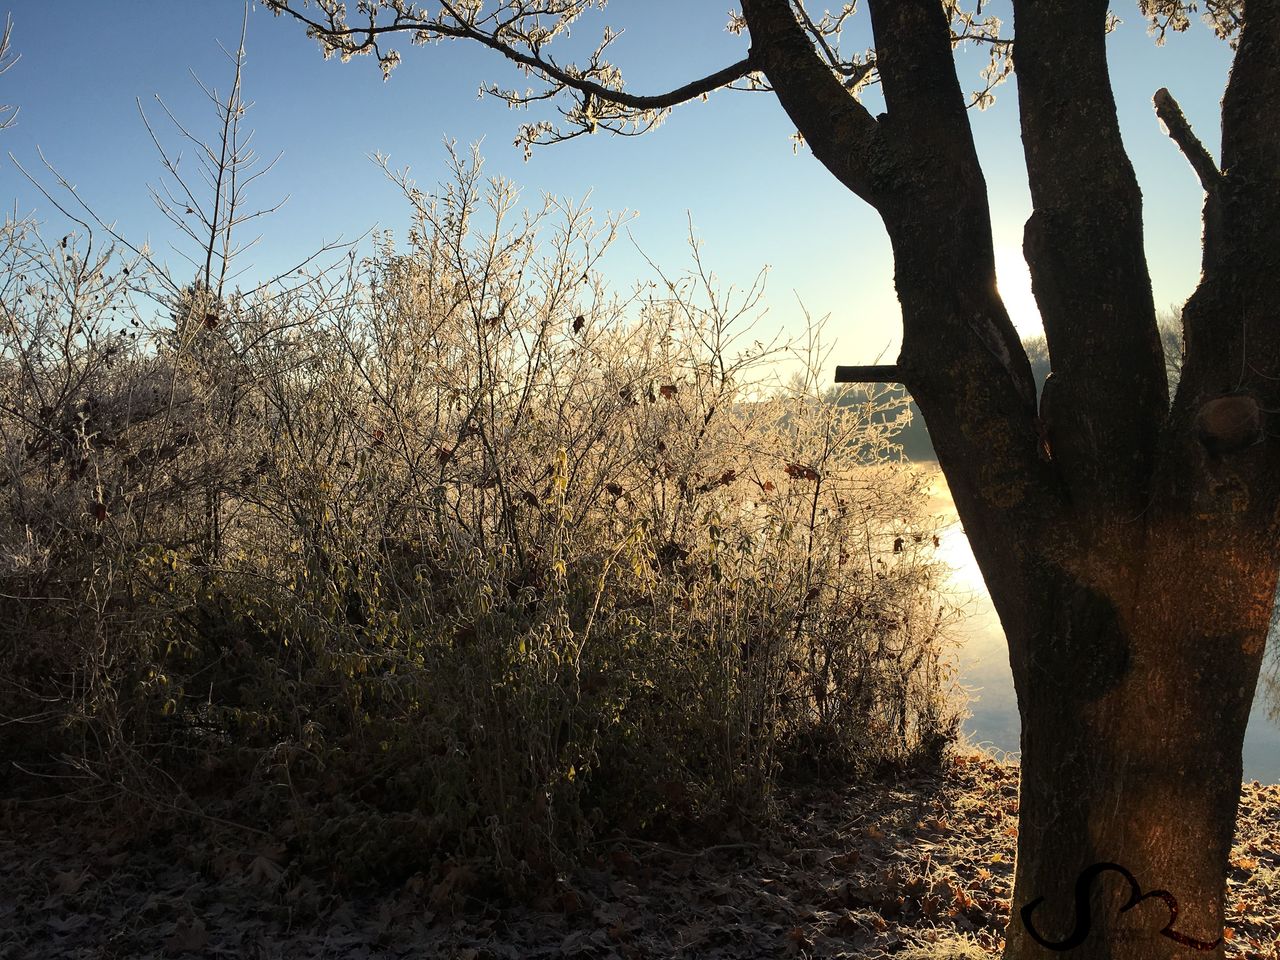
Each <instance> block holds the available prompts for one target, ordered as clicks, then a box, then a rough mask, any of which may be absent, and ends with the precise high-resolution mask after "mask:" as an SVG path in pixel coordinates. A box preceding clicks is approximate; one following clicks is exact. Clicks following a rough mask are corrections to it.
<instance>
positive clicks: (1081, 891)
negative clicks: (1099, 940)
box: [1022, 861, 1222, 950]
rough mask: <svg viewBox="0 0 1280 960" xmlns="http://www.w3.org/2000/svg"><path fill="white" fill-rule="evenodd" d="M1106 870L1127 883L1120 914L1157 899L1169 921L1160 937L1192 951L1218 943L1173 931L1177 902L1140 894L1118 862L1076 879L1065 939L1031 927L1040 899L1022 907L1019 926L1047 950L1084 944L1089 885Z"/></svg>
mask: <svg viewBox="0 0 1280 960" xmlns="http://www.w3.org/2000/svg"><path fill="white" fill-rule="evenodd" d="M1107 870H1114V871H1115V872H1116V873H1119V874H1122V875H1123V876H1124V878H1125V879H1126V880H1128V881H1129V899H1128V901H1126V902H1125V905H1124V906H1122V907H1121V908H1120V912H1121V913H1124V912H1125V911H1126V910H1132V909H1133V908H1134V907H1136V906H1137V905H1138V904H1140V903H1141V902H1142V901H1143V900H1150V899H1151V898H1152V897H1158V898H1159V899H1161V900H1163V901H1164V905H1165V906H1166V907H1168V908H1169V922H1168V923H1166V924H1165V925H1164V929H1162V930H1161V931H1160V933H1161V935H1162V936H1166V937H1168V938H1169V939H1170V940H1173V941H1176V942H1177V943H1180V944H1182V945H1183V946H1186V947H1190V948H1191V949H1192V950H1212V949H1214V947H1216V946H1218V944H1220V943H1222V937H1218V939H1217V940H1214V941H1213V942H1212V943H1210V942H1209V941H1207V940H1197V939H1195V937H1189V936H1187V935H1186V934H1185V933H1179V932H1178V931H1177V930H1175V929H1173V925H1174V923H1176V922H1177V919H1178V901H1177V899H1176V898H1175V897H1174V895H1173V894H1172V893H1170V892H1169V891H1168V890H1152V891H1150V892H1149V893H1143V892H1142V887H1140V886H1138V881H1137V880H1136V879H1135V878H1134V876H1133V874H1132V873H1130V872H1129V871H1128V870H1126V869H1125V868H1124V867H1122V866H1120V864H1118V863H1109V862H1105V861H1104V862H1102V863H1095V864H1093V865H1091V866H1088V867H1085V868H1084V869H1083V870H1082V871H1080V876H1078V877H1076V888H1075V899H1076V926H1075V929H1074V930H1072V931H1071V933H1070V934H1069V935H1068V936H1067V938H1066V939H1065V940H1057V941H1051V940H1046V939H1045V938H1044V937H1042V936H1041V935H1040V933H1039V931H1037V930H1036V928H1035V927H1034V926H1032V924H1031V914H1032V912H1033V911H1034V910H1035V908H1036V907H1038V906H1039V905H1040V904H1041V903H1043V902H1044V897H1036V898H1035V899H1034V900H1032V901H1031V902H1030V903H1028V904H1027V905H1026V906H1025V907H1023V908H1022V925H1023V926H1024V927H1026V928H1027V933H1029V934H1031V938H1032V939H1033V940H1035V942H1036V943H1038V944H1040V946H1042V947H1046V948H1047V949H1049V950H1071V949H1074V948H1075V947H1078V946H1080V944H1082V943H1084V941H1085V938H1086V937H1088V936H1089V929H1090V927H1091V926H1092V923H1093V918H1092V915H1091V913H1090V912H1089V887H1090V886H1091V885H1092V884H1093V881H1094V879H1095V878H1096V877H1097V876H1098V874H1100V873H1103V872H1105V871H1107Z"/></svg>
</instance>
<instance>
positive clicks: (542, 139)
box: [265, 0, 757, 155]
mask: <svg viewBox="0 0 1280 960" xmlns="http://www.w3.org/2000/svg"><path fill="white" fill-rule="evenodd" d="M265 2H266V5H267V7H268V8H269V9H271V10H272V11H274V12H275V13H276V14H277V15H279V14H287V15H288V16H291V17H293V18H294V19H295V20H298V21H299V22H301V23H303V24H305V25H306V27H307V32H308V34H309V35H310V36H312V37H314V38H315V39H317V40H319V41H320V43H321V44H322V45H323V46H324V49H325V55H326V56H328V55H331V54H333V53H338V54H339V55H340V56H342V57H343V58H344V59H345V58H349V57H351V56H356V55H360V54H368V53H372V54H374V55H375V56H376V57H377V58H378V62H379V63H380V64H381V66H382V70H383V74H384V75H389V74H390V71H391V69H392V68H393V67H394V66H395V65H396V63H398V62H399V54H398V53H397V52H395V51H387V52H383V50H382V49H381V48H380V46H379V38H381V37H385V36H391V35H408V36H409V37H410V38H411V42H413V43H418V44H423V43H431V42H436V41H439V40H443V39H456V40H470V41H473V42H475V43H478V44H480V45H482V46H484V47H488V48H489V49H490V50H493V51H495V52H497V53H499V54H501V55H502V56H503V57H505V58H506V59H508V60H510V61H511V62H512V63H514V64H516V65H517V66H519V67H520V68H521V69H522V70H524V71H525V72H527V73H531V74H534V75H536V76H538V77H539V78H541V79H542V80H543V81H544V82H545V83H546V84H547V85H548V87H547V89H544V90H538V91H535V90H525V91H517V90H512V89H503V88H502V87H500V86H498V85H497V84H485V85H484V86H482V88H481V89H482V90H483V91H484V92H485V93H488V94H489V95H490V96H495V97H497V98H499V99H501V100H505V101H506V102H507V103H510V104H512V105H513V106H527V105H528V104H530V103H535V102H539V101H543V100H551V99H554V98H555V97H557V96H559V95H560V94H562V93H564V92H565V91H571V92H573V93H575V94H577V102H576V105H575V107H574V108H573V109H571V110H561V111H560V114H561V116H562V117H564V119H565V120H566V121H568V123H569V127H570V129H569V132H565V131H562V130H558V129H557V128H556V127H555V126H554V125H553V124H551V123H549V122H546V121H543V122H540V123H533V124H525V125H523V126H522V127H521V135H520V137H519V138H517V143H523V144H524V145H525V147H526V155H527V153H528V149H529V147H531V146H532V145H534V144H542V143H551V142H559V141H563V140H570V139H573V138H575V137H578V136H581V135H583V134H587V133H596V132H597V131H599V130H607V131H609V132H611V133H617V134H621V135H636V134H639V133H644V132H646V131H647V130H649V129H652V128H653V127H654V126H656V125H657V124H658V123H660V122H661V121H662V119H663V117H664V116H665V113H666V112H667V111H669V110H670V109H671V108H672V107H675V106H679V105H680V104H682V103H687V102H688V101H690V100H696V99H698V98H699V97H705V96H706V95H707V94H710V93H712V92H714V91H716V90H719V89H721V88H724V87H727V86H729V85H730V84H732V83H734V82H736V81H740V80H743V79H744V78H747V77H749V76H750V75H751V74H752V73H753V72H755V70H756V69H757V67H756V65H755V63H754V62H753V61H752V59H751V57H750V56H747V57H744V58H742V59H741V60H738V61H737V62H736V63H732V64H730V65H728V66H726V67H724V68H722V69H720V70H716V71H715V72H713V73H710V74H708V75H706V76H704V77H701V78H699V79H697V80H693V81H691V82H689V83H686V84H683V85H681V86H679V87H676V88H674V89H671V90H668V91H666V92H663V93H658V94H652V95H640V94H634V93H629V92H627V91H625V90H623V89H622V76H621V74H620V73H619V72H618V70H617V68H616V67H614V66H613V65H612V64H610V63H608V62H607V61H606V60H604V59H603V55H604V52H605V50H606V49H607V48H608V47H609V45H610V44H611V43H612V42H613V41H614V39H616V37H617V34H615V33H614V32H612V31H610V30H608V29H607V28H606V29H605V31H604V34H603V36H602V39H601V41H600V43H599V45H598V46H597V47H596V49H595V50H594V51H593V52H592V54H591V55H590V57H589V59H588V61H587V64H586V66H585V67H579V66H577V65H573V64H570V65H566V66H561V65H560V64H558V63H556V61H555V60H554V58H552V57H551V56H550V55H549V54H546V53H544V52H543V50H544V48H545V47H546V46H547V45H548V44H549V42H550V41H551V40H553V39H554V38H555V37H556V36H557V35H558V34H560V33H562V32H563V31H564V30H565V29H567V27H568V25H569V24H570V23H571V22H572V21H573V20H575V19H577V17H578V16H579V15H580V14H581V13H582V12H583V10H585V9H586V8H587V7H588V6H589V4H588V3H586V2H584V0H551V2H548V3H545V4H525V3H523V2H505V3H501V4H499V5H498V7H497V9H496V10H495V11H493V12H491V13H489V14H488V15H487V16H481V13H480V10H481V5H475V4H472V5H463V4H457V3H453V2H450V0H440V15H438V16H435V17H430V16H427V15H426V12H425V11H424V10H423V9H422V8H420V7H417V6H414V5H411V4H408V3H403V2H400V0H393V2H383V3H371V4H367V5H364V6H366V7H367V8H368V14H369V21H368V23H367V24H364V25H362V26H359V27H352V26H349V25H348V24H347V21H346V18H345V14H344V12H343V9H342V8H341V6H339V5H337V4H332V3H327V2H323V0H321V2H318V3H317V6H318V7H320V8H321V10H322V11H323V15H324V18H323V19H317V18H315V17H309V16H307V15H306V14H304V13H302V12H300V11H299V10H298V9H297V8H296V6H295V4H296V2H297V0H265ZM303 2H304V3H306V2H308V0H303ZM383 12H387V13H389V14H390V19H389V20H383V21H381V22H380V21H379V20H378V14H379V13H383ZM503 12H506V13H507V14H508V15H507V16H505V17H503V16H500V14H502V13H503ZM548 18H550V19H551V22H552V25H551V26H550V27H547V26H544V25H543V21H544V20H545V19H548Z"/></svg>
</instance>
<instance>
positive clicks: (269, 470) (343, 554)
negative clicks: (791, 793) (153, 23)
mask: <svg viewBox="0 0 1280 960" xmlns="http://www.w3.org/2000/svg"><path fill="white" fill-rule="evenodd" d="M453 160H454V179H453V180H452V182H450V183H449V184H447V185H446V186H445V187H444V188H443V189H442V190H441V191H439V193H438V194H437V195H436V196H434V197H428V196H426V195H424V194H423V193H421V192H420V191H418V190H417V189H416V188H415V187H414V186H413V184H412V183H410V182H408V181H407V180H404V179H403V178H399V180H400V183H401V185H402V186H403V188H404V190H405V194H406V197H407V198H408V200H409V202H410V204H411V206H412V209H413V212H414V220H413V227H412V229H411V230H410V231H409V233H408V242H407V245H406V248H405V249H404V250H403V251H400V250H398V249H397V247H396V246H395V245H394V244H393V242H392V239H391V238H390V237H389V236H381V237H379V238H378V242H377V245H376V250H375V252H374V254H373V255H372V256H371V257H370V258H368V259H367V260H365V261H363V262H360V263H355V262H352V263H351V265H350V267H349V269H348V270H347V271H346V272H345V273H341V274H339V273H334V272H332V271H329V272H320V273H317V274H315V275H312V276H310V277H308V278H306V279H303V280H299V279H298V278H296V277H295V278H294V280H295V282H294V285H293V286H286V285H283V284H278V285H276V286H274V287H271V288H266V289H259V290H257V291H253V292H250V293H240V292H236V293H234V294H230V295H227V296H225V297H224V296H221V295H219V294H218V293H216V292H214V291H212V290H210V288H209V287H208V286H206V285H205V283H203V282H197V283H195V284H191V285H188V286H186V287H185V288H182V289H176V288H173V287H172V285H171V284H170V285H169V286H168V287H166V285H165V283H164V278H163V277H162V276H158V275H157V274H156V273H155V271H154V270H153V269H152V268H149V267H148V266H147V263H146V261H145V260H140V259H138V258H134V259H132V260H130V261H126V260H122V259H121V258H120V257H118V256H117V255H116V253H115V252H114V251H108V252H106V253H103V254H100V255H99V254H95V253H94V252H93V250H92V245H91V244H89V245H88V246H86V248H85V249H83V250H81V249H79V247H80V246H81V245H80V244H79V243H78V241H77V240H76V239H75V238H71V239H70V240H69V241H66V240H64V241H63V242H61V243H58V244H53V245H47V244H45V243H43V242H42V241H41V240H40V238H39V235H38V233H37V231H36V230H35V229H34V227H33V226H32V225H31V224H27V223H17V222H9V223H7V224H6V225H5V227H4V232H3V237H2V238H0V239H2V244H3V269H2V272H3V291H4V293H3V301H4V307H5V311H6V318H7V320H8V322H7V325H6V327H5V329H4V333H3V342H2V344H0V351H2V353H0V362H2V363H3V364H4V370H5V373H6V374H7V375H6V376H5V377H4V380H3V384H0V393H2V394H3V406H2V412H0V431H2V433H0V437H2V439H3V443H4V458H5V459H4V464H3V476H2V482H3V494H2V497H3V499H2V500H0V523H2V524H3V534H2V535H3V544H4V557H3V563H4V569H3V599H0V606H3V608H4V609H3V613H2V619H0V622H2V623H3V624H4V626H3V627H2V628H0V630H2V631H3V634H2V635H0V677H2V678H3V679H0V712H2V713H3V715H4V716H5V718H6V721H7V723H8V725H9V726H10V727H11V729H14V730H19V731H21V732H22V734H23V736H22V738H21V750H22V752H23V755H24V756H25V757H26V759H27V760H28V762H38V761H39V760H40V759H41V758H58V762H60V763H62V764H69V765H71V766H73V767H75V768H76V769H77V770H79V771H80V772H81V773H82V774H83V775H85V776H86V777H92V778H94V779H95V781H96V782H100V783H106V784H111V785H114V786H117V787H120V788H123V789H127V790H129V791H130V792H131V795H133V796H138V795H147V796H150V797H153V798H162V799H163V802H165V803H166V804H171V805H179V806H182V805H183V804H187V803H189V802H191V800H190V798H193V797H200V796H202V795H203V796H210V795H216V794H222V795H226V794H227V793H228V792H229V791H228V789H227V787H226V784H227V783H233V784H235V785H236V786H235V793H236V797H235V801H236V804H237V810H238V811H240V814H239V815H240V816H243V817H245V818H249V817H252V818H255V820H258V821H260V823H261V824H265V825H266V826H267V827H268V828H269V829H270V830H272V831H273V832H275V833H277V834H278V835H280V836H282V837H285V838H288V839H290V840H291V841H292V842H294V843H295V844H297V846H298V848H299V850H300V851H301V852H302V854H303V855H304V856H306V857H309V858H310V859H311V860H312V861H314V862H318V863H319V862H322V863H327V864H329V865H331V866H337V867H338V868H339V870H340V874H341V876H342V877H343V878H345V879H350V880H353V881H363V880H372V881H387V880H393V879H396V878H399V877H403V876H405V875H408V874H411V873H413V872H414V871H416V870H421V869H424V868H427V867H430V866H432V865H435V866H436V867H440V866H441V865H442V864H444V863H445V862H446V861H448V862H449V863H452V864H458V863H463V862H467V861H471V860H479V861H483V862H484V863H485V864H487V865H489V866H492V867H494V868H496V870H497V872H498V874H499V876H500V877H501V878H502V879H503V880H504V882H507V883H519V882H521V881H522V879H524V878H529V877H538V876H541V875H543V873H544V871H545V870H546V869H547V868H548V867H549V866H550V865H551V864H552V863H553V862H555V861H556V860H557V859H558V858H560V857H562V856H564V855H566V854H571V853H572V852H573V851H574V850H575V849H578V845H580V844H581V843H582V842H584V841H585V840H587V839H589V838H590V837H592V836H593V835H597V834H598V833H599V832H600V831H601V830H603V829H613V828H621V829H626V830H630V831H641V830H646V829H654V828H659V827H664V826H666V827H670V826H678V825H680V824H688V823H697V822H700V821H705V820H707V819H708V818H710V817H717V818H723V817H725V816H728V815H733V814H734V812H735V811H741V812H742V813H743V814H744V815H751V814H754V813H758V812H760V811H762V810H764V809H765V808H766V806H767V804H768V801H769V799H770V796H771V791H772V789H773V787H774V786H775V785H776V783H777V782H778V778H779V776H780V775H782V774H783V773H784V772H787V771H791V772H794V773H800V772H809V773H814V772H817V773H819V774H822V775H828V774H831V773H833V772H839V773H846V774H847V773H849V772H858V771H864V770H867V769H869V768H871V767H874V766H877V765H881V764H885V763H889V764H896V765H901V764H905V763H911V762H915V761H917V760H921V759H926V758H929V757H936V756H937V755H938V753H939V751H940V750H941V749H942V748H943V747H944V746H945V745H946V744H947V743H948V742H949V741H950V740H951V738H952V737H953V736H954V733H955V730H956V723H957V715H956V712H955V708H954V706H953V704H952V702H951V700H950V698H949V694H950V690H951V686H950V683H949V679H950V666H949V662H948V661H947V659H946V658H945V657H944V656H943V653H944V644H943V630H942V628H943V626H944V623H945V621H946V619H947V617H948V613H947V610H946V608H945V606H944V605H943V604H941V603H940V600H939V597H938V594H937V591H936V587H937V583H938V576H939V571H938V568H937V564H936V563H934V561H933V560H932V559H931V558H932V548H933V546H934V545H935V542H936V541H935V540H934V539H933V537H932V531H931V530H930V529H929V525H928V524H929V521H928V520H927V518H926V517H925V516H924V514H923V509H924V497H923V492H922V482H923V478H922V477H921V476H920V475H919V474H918V473H917V472H915V471H913V470H912V469H910V468H909V466H907V465H906V464H904V463H902V462H901V461H900V459H899V458H896V457H895V456H894V453H895V448H894V444H893V437H894V434H895V432H896V431H897V430H899V429H900V428H901V427H902V426H903V423H904V419H905V415H899V413H898V411H899V410H900V408H902V403H903V401H902V400H901V399H896V400H894V399H889V400H885V399H883V398H879V399H878V398H877V397H876V396H875V395H870V396H868V397H866V398H865V399H864V400H863V401H862V402H859V403H847V402H841V398H839V397H834V398H832V397H824V395H823V393H824V391H823V389H822V387H821V381H822V379H823V378H822V374H821V372H820V371H819V370H818V369H817V366H816V365H815V364H812V363H810V364H809V365H808V366H807V368H806V369H803V370H802V371H801V373H800V374H798V375H797V376H796V378H795V379H794V380H793V382H792V383H790V384H789V385H788V386H785V387H784V386H781V385H779V384H778V383H777V382H776V379H772V380H771V378H772V377H774V374H773V373H772V371H773V370H774V369H776V367H775V360H776V359H777V354H778V352H777V351H776V350H773V349H771V348H770V347H768V346H765V345H762V344H760V343H758V342H751V341H750V340H749V329H750V326H749V323H750V320H751V317H752V316H753V315H754V313H755V311H756V307H757V303H758V299H759V294H760V288H759V287H758V286H757V287H756V288H754V289H753V290H751V291H747V292H746V293H745V294H742V295H739V296H737V297H735V296H734V295H733V294H732V291H731V292H730V293H729V294H723V293H721V292H720V291H719V290H718V289H717V286H716V284H715V281H714V278H712V277H710V276H709V275H708V274H707V273H706V272H705V271H704V269H703V267H702V264H701V261H700V260H699V259H698V255H697V249H696V247H695V248H694V258H695V259H694V266H695V269H694V270H693V271H692V272H691V273H690V274H689V275H688V276H686V277H683V278H680V279H677V280H670V281H668V280H667V279H665V278H663V279H662V280H661V281H660V282H659V283H656V284H653V285H650V286H649V287H646V288H643V289H641V290H639V291H637V292H635V293H634V294H632V295H631V296H628V297H621V296H617V295H614V294H611V293H610V292H609V291H608V289H607V288H606V287H605V285H604V283H603V281H602V280H601V279H600V277H599V276H598V274H597V272H596V263H597V260H598V258H599V256H600V255H601V253H602V252H603V251H604V250H605V249H606V248H607V246H608V243H609V242H610V241H611V240H612V239H613V237H614V234H615V233H616V231H617V229H618V227H619V223H620V221H619V220H617V219H616V218H611V219H608V220H606V221H605V222H604V223H603V224H596V223H595V222H594V221H593V220H592V219H591V217H590V215H589V211H588V210H587V209H585V208H584V207H581V206H577V205H572V204H567V203H563V202H561V201H557V200H547V201H546V202H545V203H544V205H543V206H542V207H541V208H540V209H538V210H536V211H533V212H523V213H522V212H520V210H519V208H518V203H517V195H516V192H515V190H514V189H513V188H512V187H511V185H510V184H508V183H505V182H501V181H496V180H490V181H486V180H484V179H483V178H482V176H481V169H480V163H479V161H478V159H477V158H476V157H474V156H473V157H471V158H466V159H464V158H460V157H457V156H454V157H453ZM482 220H483V221H484V225H483V226H481V225H480V222H481V221H482ZM166 290H168V291H169V292H168V293H166V292H165V291H166ZM157 291H159V292H157ZM148 297H151V298H152V301H154V302H159V303H160V304H161V305H162V307H163V309H161V310H159V311H155V310H154V309H150V310H149V308H148V303H149V301H148V299H147V298H148ZM886 404H890V405H892V404H896V405H897V406H894V407H890V408H889V409H886ZM15 742H17V741H15ZM450 875H451V876H455V875H459V874H458V871H457V870H456V869H455V870H454V872H453V873H451V874H450Z"/></svg>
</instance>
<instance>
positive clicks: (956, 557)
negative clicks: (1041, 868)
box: [929, 474, 1280, 783]
mask: <svg viewBox="0 0 1280 960" xmlns="http://www.w3.org/2000/svg"><path fill="white" fill-rule="evenodd" d="M929 509H930V512H932V513H934V514H936V515H938V516H940V517H942V518H943V522H944V523H946V524H947V526H946V528H945V529H944V530H943V531H942V532H941V534H940V538H941V546H940V547H939V554H940V557H941V559H942V560H943V561H944V562H945V563H946V564H947V565H948V566H950V567H951V568H952V574H951V580H950V589H951V591H952V592H953V593H954V594H955V595H957V596H958V597H959V598H962V599H965V600H967V603H968V606H967V609H966V617H965V619H964V621H963V622H961V623H960V624H958V625H957V626H956V627H955V628H953V629H954V630H955V633H956V636H957V638H958V639H959V641H960V647H959V664H960V683H961V686H963V687H964V688H965V690H966V691H967V692H968V694H969V698H970V702H969V710H970V712H971V714H972V715H971V716H970V717H969V718H968V719H967V720H966V721H965V723H964V732H965V733H966V734H967V735H968V738H969V740H970V741H972V742H973V743H975V744H979V745H983V746H986V747H993V748H995V750H996V751H999V752H1005V753H1012V754H1014V755H1015V756H1016V755H1017V751H1018V736H1019V730H1020V724H1019V720H1018V702H1017V699H1016V697H1015V695H1014V692H1013V674H1012V673H1010V671H1009V650H1008V647H1007V646H1006V645H1005V639H1004V631H1003V630H1002V629H1001V627H1000V620H999V618H997V617H996V612H995V609H994V608H993V607H992V605H991V598H990V596H988V594H987V591H986V587H985V586H983V583H982V576H981V574H980V573H979V571H978V564H977V561H975V560H974V559H973V552H972V551H971V550H970V549H969V541H968V538H966V537H965V534H964V530H963V529H962V528H961V526H960V522H959V520H958V519H957V518H956V512H955V504H954V502H953V501H952V499H951V493H950V491H949V490H948V489H947V487H946V481H945V480H943V479H942V476H941V474H939V475H938V477H937V479H935V480H934V482H933V491H932V496H931V498H930V505H929ZM1272 640H1273V642H1280V638H1276V637H1273V638H1272ZM1259 687H1261V682H1259ZM1244 778H1245V779H1246V780H1260V781H1262V782H1263V783H1280V725H1277V724H1276V723H1274V722H1272V721H1271V720H1269V719H1268V718H1267V709H1266V705H1265V703H1264V702H1263V700H1262V698H1261V697H1258V698H1256V699H1255V701H1254V704H1253V711H1252V712H1251V713H1250V715H1249V728H1248V731H1247V732H1246V733H1245V738H1244Z"/></svg>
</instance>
